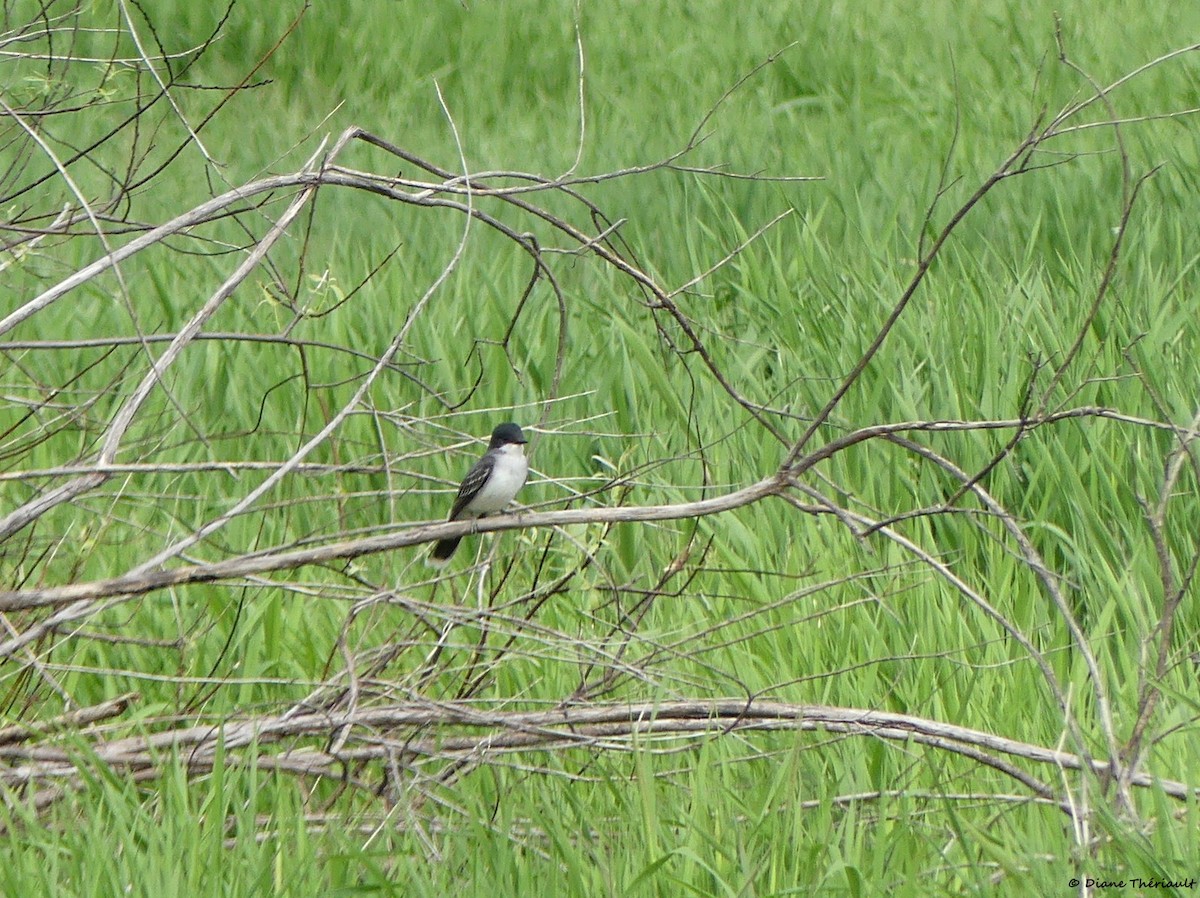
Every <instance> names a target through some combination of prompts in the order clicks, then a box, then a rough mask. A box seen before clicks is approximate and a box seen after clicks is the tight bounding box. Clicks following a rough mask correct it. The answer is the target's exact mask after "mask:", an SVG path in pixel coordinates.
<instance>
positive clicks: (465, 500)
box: [447, 453, 496, 521]
mask: <svg viewBox="0 0 1200 898" xmlns="http://www.w3.org/2000/svg"><path fill="white" fill-rule="evenodd" d="M495 464H496V460H495V458H493V457H492V455H491V454H490V453H489V454H487V455H485V456H484V457H483V458H481V459H479V461H477V462H475V467H473V468H471V470H470V471H468V472H467V476H466V477H465V478H463V482H462V486H460V487H459V488H458V495H457V496H455V497H454V506H453V507H452V508H451V509H450V517H449V518H447V520H449V521H456V520H458V516H459V515H460V514H462V512H463V509H464V508H466V507H467V506H468V505H469V504H470V502H471V500H472V499H474V498H475V497H476V496H477V495H479V491H480V490H481V489H483V485H484V484H485V483H487V481H488V478H489V477H491V476H492V467H493V466H494V465H495Z"/></svg>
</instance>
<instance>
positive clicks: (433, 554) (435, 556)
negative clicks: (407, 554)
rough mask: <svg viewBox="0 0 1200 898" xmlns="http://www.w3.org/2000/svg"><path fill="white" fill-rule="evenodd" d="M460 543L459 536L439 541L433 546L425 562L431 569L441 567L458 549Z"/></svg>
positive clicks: (460, 538)
mask: <svg viewBox="0 0 1200 898" xmlns="http://www.w3.org/2000/svg"><path fill="white" fill-rule="evenodd" d="M460 542H462V537H461V536H452V537H450V539H439V540H438V541H437V542H436V543H434V544H433V549H432V550H431V551H430V553H429V558H428V559H427V561H428V562H429V564H430V565H431V566H433V567H443V566H444V565H445V564H446V562H448V561H449V560H450V556H451V555H453V554H454V550H455V549H457V548H458V544H459V543H460Z"/></svg>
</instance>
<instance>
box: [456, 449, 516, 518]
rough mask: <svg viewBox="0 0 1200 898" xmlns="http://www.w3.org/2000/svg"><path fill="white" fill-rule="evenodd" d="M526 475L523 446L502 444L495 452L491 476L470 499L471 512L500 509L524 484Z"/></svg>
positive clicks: (479, 513) (491, 512) (487, 512)
mask: <svg viewBox="0 0 1200 898" xmlns="http://www.w3.org/2000/svg"><path fill="white" fill-rule="evenodd" d="M528 476H529V461H528V459H526V458H525V449H524V447H523V446H521V445H519V444H517V443H510V444H509V445H507V446H502V447H501V448H500V449H499V450H498V451H497V453H496V464H495V466H494V467H493V468H492V476H491V477H489V478H488V482H487V483H485V484H484V485H483V489H481V490H480V491H479V494H478V495H476V496H475V498H474V499H472V500H471V505H470V509H471V512H472V513H474V514H476V515H485V514H495V513H496V512H498V511H502V510H503V509H504V508H505V506H507V505H508V503H509V502H511V501H512V500H513V497H514V496H515V495H516V494H517V491H518V490H520V489H521V487H523V486H524V485H525V478H526V477H528Z"/></svg>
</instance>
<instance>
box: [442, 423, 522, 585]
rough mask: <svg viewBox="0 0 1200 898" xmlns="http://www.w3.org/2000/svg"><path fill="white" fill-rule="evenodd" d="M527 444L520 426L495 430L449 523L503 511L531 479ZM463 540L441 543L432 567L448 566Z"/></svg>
mask: <svg viewBox="0 0 1200 898" xmlns="http://www.w3.org/2000/svg"><path fill="white" fill-rule="evenodd" d="M526 442H527V441H526V439H525V434H523V433H521V428H519V427H518V426H517V425H516V424H501V425H500V426H499V427H497V428H496V429H495V430H493V431H492V441H491V442H490V443H488V448H487V452H485V453H484V454H483V458H481V459H479V461H477V462H475V466H474V467H473V468H471V470H470V471H468V472H467V476H466V477H465V478H464V479H463V482H462V486H460V487H459V488H458V495H457V496H455V497H454V506H453V507H452V508H451V509H450V517H449V518H447V520H449V521H459V520H464V519H467V518H484V517H487V516H488V515H490V514H495V513H496V512H498V511H503V510H504V508H505V507H506V506H507V505H508V503H509V502H511V501H512V500H513V497H514V496H516V494H517V491H518V490H520V489H521V487H523V486H524V485H525V478H526V477H528V476H529V461H528V460H527V459H526V458H525V443H526ZM461 539H462V537H461V536H453V537H451V538H450V539H440V540H438V541H437V542H436V543H435V544H434V546H433V551H431V552H430V553H429V563H430V564H431V565H433V566H434V567H441V566H442V565H444V564H445V563H446V562H447V561H449V560H450V556H451V555H453V554H454V550H455V549H457V548H458V543H459V541H460V540H461Z"/></svg>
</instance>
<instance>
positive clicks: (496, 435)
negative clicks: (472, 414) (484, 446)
mask: <svg viewBox="0 0 1200 898" xmlns="http://www.w3.org/2000/svg"><path fill="white" fill-rule="evenodd" d="M527 442H529V441H528V440H526V439H525V434H523V433H522V432H521V428H519V427H518V426H517V425H516V424H513V423H511V422H510V423H508V424H501V425H500V426H499V427H497V428H496V429H495V430H493V431H492V441H491V442H490V443H489V444H488V448H489V449H498V448H499V447H501V446H504V445H507V444H508V443H520V444H522V445H523V444H525V443H527Z"/></svg>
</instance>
